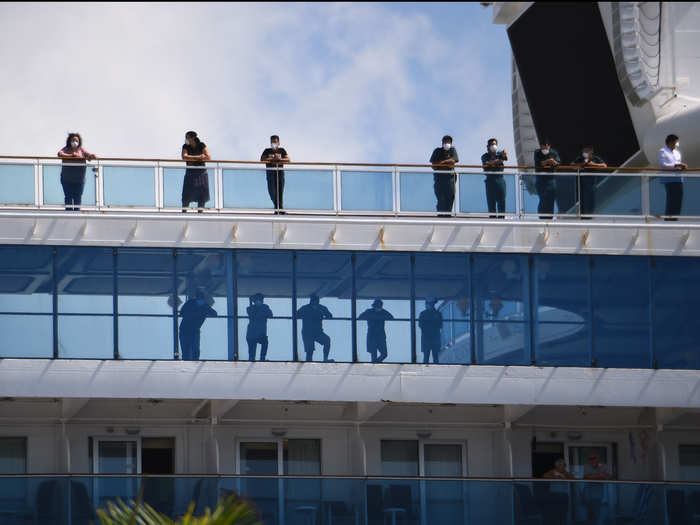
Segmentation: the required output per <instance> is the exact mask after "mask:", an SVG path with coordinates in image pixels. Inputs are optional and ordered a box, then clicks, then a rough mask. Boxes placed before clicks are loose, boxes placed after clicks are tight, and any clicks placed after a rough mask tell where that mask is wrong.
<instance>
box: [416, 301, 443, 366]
mask: <svg viewBox="0 0 700 525" xmlns="http://www.w3.org/2000/svg"><path fill="white" fill-rule="evenodd" d="M435 303H437V299H435V297H428V298H427V299H426V300H425V310H423V311H422V312H421V313H420V315H419V316H418V326H419V327H420V330H421V336H420V349H421V352H423V363H425V364H428V361H430V354H431V352H432V354H433V363H439V362H440V361H439V360H438V353H439V352H440V346H442V341H441V338H440V335H441V333H442V314H441V313H440V312H439V311H438V310H436V309H435Z"/></svg>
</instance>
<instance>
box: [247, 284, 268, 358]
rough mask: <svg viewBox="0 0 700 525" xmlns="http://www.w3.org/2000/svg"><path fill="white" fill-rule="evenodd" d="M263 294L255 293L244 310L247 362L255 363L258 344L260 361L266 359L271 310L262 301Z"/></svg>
mask: <svg viewBox="0 0 700 525" xmlns="http://www.w3.org/2000/svg"><path fill="white" fill-rule="evenodd" d="M264 299H265V298H264V297H263V294H261V293H256V294H255V295H253V296H251V297H250V306H248V308H246V312H247V313H248V329H247V330H246V334H245V340H246V342H247V343H248V360H249V361H255V351H256V350H257V348H258V343H260V361H265V358H266V357H267V345H268V339H267V320H268V319H272V310H270V307H269V306H267V305H266V304H265V303H264V302H263V301H264Z"/></svg>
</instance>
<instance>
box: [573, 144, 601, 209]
mask: <svg viewBox="0 0 700 525" xmlns="http://www.w3.org/2000/svg"><path fill="white" fill-rule="evenodd" d="M572 164H573V165H574V166H578V167H579V168H581V170H582V171H589V172H590V171H593V172H595V171H598V170H596V169H591V168H607V167H608V165H607V164H606V163H605V161H604V160H603V159H601V158H600V157H598V156H597V155H596V154H595V153H593V146H584V147H583V150H581V155H579V156H578V157H576V160H574V162H572ZM576 179H577V182H578V188H579V192H580V193H579V199H580V202H581V214H582V215H591V214H592V213H593V212H594V211H595V185H596V183H597V182H598V180H597V179H598V177H596V176H595V175H585V176H583V177H582V176H581V175H578V176H577V177H576ZM581 218H582V219H592V218H593V217H581Z"/></svg>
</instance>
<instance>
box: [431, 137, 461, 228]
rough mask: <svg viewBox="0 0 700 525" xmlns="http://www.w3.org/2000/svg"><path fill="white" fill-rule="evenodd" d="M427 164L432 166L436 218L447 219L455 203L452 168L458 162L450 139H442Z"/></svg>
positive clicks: (455, 177)
mask: <svg viewBox="0 0 700 525" xmlns="http://www.w3.org/2000/svg"><path fill="white" fill-rule="evenodd" d="M429 162H430V164H432V165H433V189H434V190H435V196H436V197H437V211H438V217H449V216H450V214H451V213H452V205H453V204H454V201H455V181H456V180H457V174H456V173H455V169H454V166H455V164H457V163H458V162H459V156H458V155H457V150H456V149H455V148H454V147H453V146H452V137H450V136H449V135H445V136H444V137H442V147H441V148H435V149H434V150H433V154H432V155H431V156H430V160H429ZM441 212H442V213H441Z"/></svg>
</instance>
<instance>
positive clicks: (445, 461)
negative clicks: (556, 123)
mask: <svg viewBox="0 0 700 525" xmlns="http://www.w3.org/2000/svg"><path fill="white" fill-rule="evenodd" d="M423 465H424V470H425V475H426V476H436V477H445V478H447V477H460V476H462V445H459V444H454V445H452V444H444V445H443V444H433V443H426V444H425V445H424V447H423Z"/></svg>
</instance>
